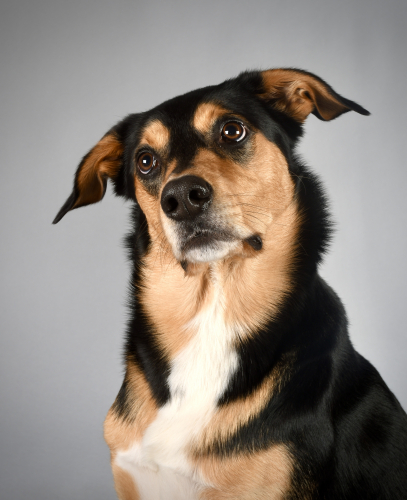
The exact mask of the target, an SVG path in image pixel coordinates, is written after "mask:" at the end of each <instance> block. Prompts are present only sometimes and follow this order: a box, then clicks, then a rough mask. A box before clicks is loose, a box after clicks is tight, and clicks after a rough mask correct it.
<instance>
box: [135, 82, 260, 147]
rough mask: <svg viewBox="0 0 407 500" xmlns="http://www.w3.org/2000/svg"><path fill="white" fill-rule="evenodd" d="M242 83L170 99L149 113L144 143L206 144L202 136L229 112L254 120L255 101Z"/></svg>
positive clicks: (143, 137) (144, 128)
mask: <svg viewBox="0 0 407 500" xmlns="http://www.w3.org/2000/svg"><path fill="white" fill-rule="evenodd" d="M249 101H250V98H248V96H247V95H245V93H244V92H243V91H242V89H240V88H239V87H238V86H235V87H234V88H232V89H231V88H230V87H229V88H226V89H225V88H223V86H222V84H221V85H218V86H213V87H205V88H203V89H198V90H195V91H192V92H189V93H187V94H184V95H181V96H178V97H175V98H173V99H170V100H169V101H166V102H164V103H162V104H160V105H159V106H157V107H155V108H154V109H152V110H151V111H149V112H147V113H146V120H145V124H144V127H143V131H142V134H141V140H140V142H143V141H144V142H146V143H147V144H149V145H150V146H151V147H157V149H163V148H164V143H166V144H165V145H166V146H167V149H168V148H169V149H171V150H172V151H171V155H173V154H175V155H176V151H174V148H175V149H177V145H180V144H182V147H183V149H184V150H185V149H188V145H190V144H191V143H193V144H195V145H202V144H200V143H201V142H202V136H204V135H205V134H207V133H208V132H210V130H211V129H212V126H213V124H214V123H215V122H216V121H217V120H219V119H220V118H221V117H222V116H224V115H226V114H231V115H236V116H240V117H242V118H246V117H247V119H248V120H249V121H253V120H251V117H250V114H253V113H251V110H252V109H253V102H252V103H251V106H250V104H249Z"/></svg>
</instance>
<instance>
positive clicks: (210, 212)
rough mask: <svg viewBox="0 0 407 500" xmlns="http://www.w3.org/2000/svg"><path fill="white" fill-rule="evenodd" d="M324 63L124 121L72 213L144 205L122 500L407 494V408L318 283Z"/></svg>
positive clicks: (121, 449)
mask: <svg viewBox="0 0 407 500" xmlns="http://www.w3.org/2000/svg"><path fill="white" fill-rule="evenodd" d="M351 110H352V111H355V112H357V113H359V114H361V115H369V112H368V111H366V110H365V109H364V108H363V107H362V106H360V105H359V104H356V103H355V102H353V101H350V100H348V99H345V98H344V97H342V96H341V95H339V94H337V93H336V92H335V91H334V90H333V89H332V88H331V86H330V85H328V84H327V83H326V82H325V81H323V80H322V79H321V78H319V77H317V76H316V75H314V74H312V73H308V72H306V71H303V70H298V69H284V68H283V69H281V68H280V69H272V70H266V71H249V72H243V73H241V74H240V75H239V76H238V77H236V78H234V79H230V80H227V81H225V82H223V83H221V84H220V85H216V86H210V87H205V88H202V89H199V90H195V91H192V92H189V93H187V94H185V95H181V96H179V97H176V98H174V99H171V100H169V101H166V102H164V103H163V104H161V105H159V106H157V107H155V108H154V109H152V110H150V111H148V112H143V113H138V114H131V115H129V116H127V117H126V118H124V119H123V120H122V121H120V122H119V123H118V124H117V125H115V126H114V127H113V128H112V129H110V130H109V131H108V132H107V134H106V135H105V136H104V137H103V138H102V139H101V140H100V141H99V143H98V144H96V146H95V147H94V148H93V149H91V150H90V152H89V153H88V154H87V155H86V156H85V157H84V158H83V159H82V161H81V163H80V165H79V167H78V169H77V171H76V175H75V180H74V187H73V191H72V194H71V195H70V197H69V198H68V200H67V201H66V203H65V204H64V205H63V207H62V208H61V210H60V211H59V213H58V215H57V216H56V218H55V220H54V223H57V222H59V221H60V220H61V218H62V217H63V216H64V215H65V214H66V213H67V212H68V211H70V210H73V209H76V208H79V207H82V206H85V205H89V204H91V203H96V202H98V201H100V200H101V199H102V198H103V196H104V193H105V190H106V184H107V180H108V179H110V180H111V181H112V183H113V186H114V189H115V193H116V194H117V195H119V196H122V197H124V198H126V199H128V200H132V201H133V204H134V206H133V212H132V224H133V226H132V227H133V231H132V233H131V235H130V236H128V238H127V247H128V250H129V253H130V259H131V262H132V263H133V271H132V277H131V291H130V304H131V318H130V320H129V324H128V329H127V341H126V346H125V366H126V370H125V377H124V381H123V385H122V386H121V388H120V390H119V393H118V395H117V398H116V400H115V401H114V404H113V406H112V407H111V409H110V410H109V413H108V415H107V417H106V421H105V427H104V435H105V439H106V442H107V444H108V446H109V448H110V452H111V465H112V470H113V476H114V481H115V488H116V491H117V495H118V498H119V499H121V500H136V499H142V500H158V499H163V500H183V499H188V500H194V499H205V500H215V499H225V500H226V499H241V500H243V499H244V500H263V499H264V500H266V499H267V500H269V499H273V500H277V499H284V500H294V499H297V500H300V499H301V500H307V499H321V500H322V499H325V500H339V499H342V500H345V499H346V500H349V499H359V500H361V499H364V500H368V499H371V500H373V499H374V500H377V499H389V500H390V499H391V500H395V499H406V498H407V416H406V414H405V412H404V411H403V409H402V408H401V406H400V404H399V402H398V401H397V399H396V398H395V396H394V395H393V394H392V393H391V391H390V390H389V389H388V387H387V386H386V384H385V383H384V381H383V380H382V378H381V377H380V375H379V374H378V372H377V371H376V369H375V368H374V367H373V366H372V365H371V364H370V363H369V362H368V361H367V360H365V359H364V358H363V357H362V356H361V355H360V354H358V353H357V352H356V351H355V349H354V348H353V346H352V344H351V342H350V340H349V336H348V330H347V320H346V315H345V311H344V308H343V306H342V304H341V302H340V300H339V298H338V297H337V295H336V294H335V292H334V291H333V290H332V289H331V288H330V287H329V286H328V285H327V284H326V283H325V282H324V280H323V279H322V278H321V277H320V276H319V275H318V265H319V263H320V262H321V258H322V256H323V254H324V252H325V251H326V249H327V244H328V242H329V239H330V234H331V228H332V224H331V222H330V216H329V213H328V208H327V202H326V198H325V195H324V192H323V189H322V186H321V184H320V182H319V180H318V178H317V177H316V176H315V175H314V174H313V173H312V172H311V171H310V170H309V169H308V168H307V166H305V165H304V163H303V162H302V161H301V160H300V159H299V158H298V156H297V155H296V149H295V148H296V144H297V142H298V139H299V138H300V137H301V135H302V131H303V124H304V122H305V120H306V118H307V117H308V115H310V114H311V113H312V114H314V115H315V116H316V117H317V118H319V119H320V120H324V121H330V120H332V119H334V118H337V117H338V116H340V115H342V114H343V113H346V112H348V111H351Z"/></svg>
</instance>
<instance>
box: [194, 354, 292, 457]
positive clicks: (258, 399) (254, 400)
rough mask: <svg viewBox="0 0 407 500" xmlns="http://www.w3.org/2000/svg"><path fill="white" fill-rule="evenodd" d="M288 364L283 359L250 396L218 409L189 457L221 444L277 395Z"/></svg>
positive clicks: (290, 361) (289, 362)
mask: <svg viewBox="0 0 407 500" xmlns="http://www.w3.org/2000/svg"><path fill="white" fill-rule="evenodd" d="M292 363H293V359H289V358H284V359H283V360H282V361H281V362H280V363H279V364H277V366H276V367H275V368H274V370H273V371H272V372H271V373H270V375H269V376H268V377H266V378H265V379H264V380H263V382H262V383H261V384H260V386H259V387H258V388H257V389H256V390H254V391H253V392H252V393H251V394H250V395H248V396H246V397H245V398H241V399H237V400H235V401H233V402H231V403H229V404H227V405H224V406H221V407H219V409H218V410H217V412H216V414H215V415H214V417H213V418H212V419H211V421H210V422H209V423H208V425H207V426H206V427H205V429H204V430H203V432H202V434H201V435H200V436H199V438H198V439H197V440H196V441H195V442H194V443H193V445H192V447H191V450H190V453H191V455H192V456H198V455H199V454H200V453H204V452H205V450H209V449H210V448H211V446H213V445H214V444H219V443H222V442H225V441H226V440H227V439H228V438H230V437H231V436H233V434H235V433H236V432H237V431H238V430H239V428H241V427H242V426H243V425H245V424H247V423H248V422H249V421H250V419H252V418H254V417H255V416H256V415H258V414H259V413H260V411H262V410H263V409H264V407H265V406H266V405H267V403H268V402H269V400H270V399H271V397H272V396H274V395H275V394H277V393H278V392H279V390H280V387H281V384H282V381H283V377H285V376H286V375H287V374H288V373H289V371H290V369H291V366H292Z"/></svg>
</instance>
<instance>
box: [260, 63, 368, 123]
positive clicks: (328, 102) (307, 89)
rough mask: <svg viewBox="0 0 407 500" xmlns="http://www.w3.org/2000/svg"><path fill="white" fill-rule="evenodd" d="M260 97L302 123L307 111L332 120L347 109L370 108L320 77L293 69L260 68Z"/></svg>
mask: <svg viewBox="0 0 407 500" xmlns="http://www.w3.org/2000/svg"><path fill="white" fill-rule="evenodd" d="M261 77H262V81H263V92H262V93H261V94H260V97H261V98H262V99H265V100H267V101H269V102H270V103H271V104H272V105H273V106H274V107H275V108H276V109H277V110H278V111H282V112H283V113H286V114H287V115H289V116H291V118H294V119H295V120H297V121H298V122H300V123H302V122H303V121H304V120H305V119H306V118H307V116H308V115H309V114H310V113H313V114H314V115H315V116H317V117H318V118H319V119H320V120H333V119H334V118H336V117H337V116H340V115H341V114H343V113H346V112H347V111H351V110H353V111H356V112H357V113H360V114H361V115H370V113H369V111H367V110H366V109H364V108H362V106H359V104H356V102H353V101H350V100H349V99H345V98H344V97H342V96H340V95H339V94H337V93H336V92H335V91H334V90H333V89H332V87H330V86H329V85H328V84H327V83H325V82H324V81H323V80H321V78H319V77H317V76H315V75H313V74H312V73H307V72H306V71H302V70H296V69H283V68H281V69H271V70H268V71H263V72H261Z"/></svg>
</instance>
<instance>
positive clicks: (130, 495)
mask: <svg viewBox="0 0 407 500" xmlns="http://www.w3.org/2000/svg"><path fill="white" fill-rule="evenodd" d="M112 472H113V478H114V486H115V488H116V493H117V496H118V498H119V500H139V499H140V495H139V492H138V490H137V486H136V485H135V483H134V481H133V478H132V477H131V475H130V474H129V473H128V472H126V471H125V470H123V469H122V468H121V467H119V466H118V465H117V464H115V463H114V460H112Z"/></svg>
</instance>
